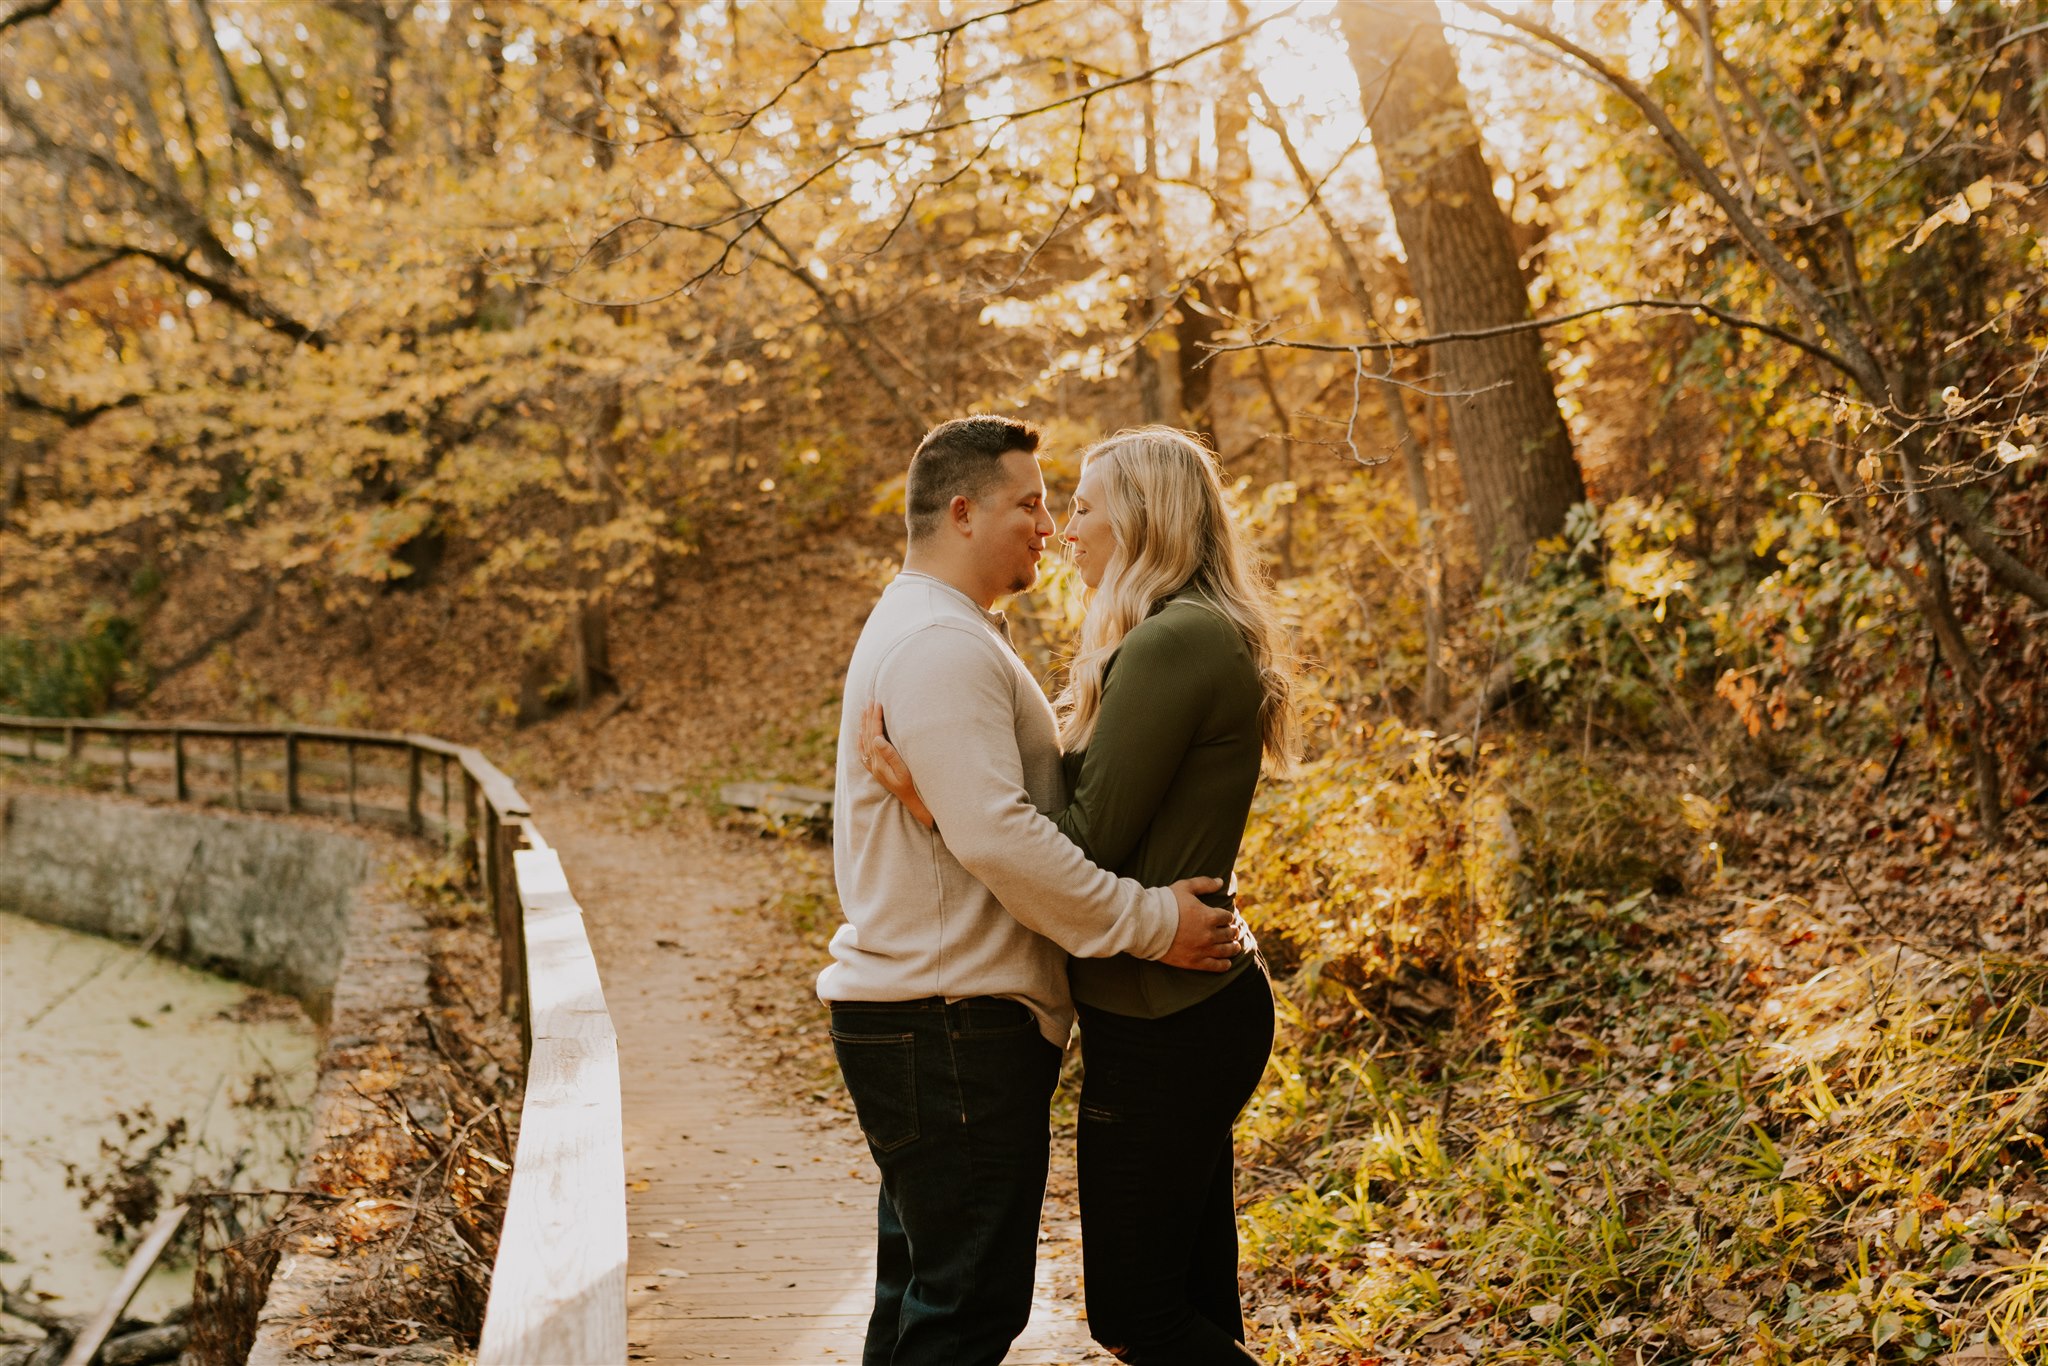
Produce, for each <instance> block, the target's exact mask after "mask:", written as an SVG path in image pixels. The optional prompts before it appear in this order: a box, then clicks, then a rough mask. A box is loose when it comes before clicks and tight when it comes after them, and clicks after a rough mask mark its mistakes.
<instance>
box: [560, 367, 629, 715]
mask: <svg viewBox="0 0 2048 1366" xmlns="http://www.w3.org/2000/svg"><path fill="white" fill-rule="evenodd" d="M624 414H625V394H624V391H623V390H622V388H621V385H620V381H619V380H618V379H616V378H614V379H612V380H611V381H610V382H609V383H608V384H606V385H605V386H604V389H603V391H602V397H601V399H600V400H599V403H598V405H597V412H596V414H595V417H596V422H595V424H594V425H595V427H596V431H595V432H594V433H593V435H592V440H591V444H590V491H591V495H592V503H591V521H592V524H593V525H595V526H600V527H601V526H604V525H605V524H606V523H608V522H610V521H611V520H612V519H613V518H614V517H616V516H618V512H619V499H618V488H619V478H618V474H617V472H616V471H617V466H618V435H617V433H618V429H619V421H620V419H621V418H622V417H623V416H624ZM616 561H617V552H616V551H615V550H611V549H607V550H604V551H601V552H599V555H598V559H597V561H596V562H595V563H594V564H592V565H589V566H587V567H586V568H585V569H584V572H583V594H582V598H581V600H580V601H578V603H577V604H576V620H575V622H574V628H575V629H574V636H573V639H571V640H570V642H569V650H570V663H571V667H572V668H573V669H574V671H575V673H574V678H575V684H576V703H577V705H578V706H587V705H589V703H590V702H591V700H592V699H594V698H595V697H596V696H597V695H598V694H599V693H601V692H609V691H613V690H616V689H617V687H618V679H617V677H616V676H615V675H614V674H613V673H612V646H611V597H612V589H611V571H612V569H613V567H614V565H615V564H616Z"/></svg>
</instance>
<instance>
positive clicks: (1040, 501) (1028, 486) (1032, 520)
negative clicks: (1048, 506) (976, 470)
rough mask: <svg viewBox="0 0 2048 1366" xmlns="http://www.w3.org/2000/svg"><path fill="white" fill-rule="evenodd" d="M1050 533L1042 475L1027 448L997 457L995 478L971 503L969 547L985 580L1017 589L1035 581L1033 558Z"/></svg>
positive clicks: (1007, 590) (1006, 589)
mask: <svg viewBox="0 0 2048 1366" xmlns="http://www.w3.org/2000/svg"><path fill="white" fill-rule="evenodd" d="M1052 533H1053V523H1052V515H1051V514H1050V513H1048V512H1047V511H1046V510H1045V478H1044V476H1043V475H1041V474H1040V473H1039V472H1038V460H1037V459H1036V457H1034V456H1033V455H1032V454H1031V453H1030V452H1029V451H1011V452H1010V453H1009V454H1007V455H1005V456H1004V457H1003V474H1002V478H1001V480H1000V481H999V482H998V483H997V484H996V486H995V487H993V488H991V489H990V490H989V491H988V493H987V494H986V495H985V496H984V497H982V498H979V499H977V500H975V504H974V551H975V556H976V558H977V559H978V560H979V562H980V564H981V566H982V568H983V569H984V570H985V571H986V577H987V580H988V582H989V583H990V584H1000V585H1001V591H1002V592H1003V593H1021V592H1023V591H1024V590H1025V589H1027V588H1029V587H1031V585H1032V584H1034V583H1037V582H1038V557H1039V555H1040V554H1042V553H1043V552H1044V550H1045V542H1046V539H1047V538H1048V537H1050V536H1051V535H1052Z"/></svg>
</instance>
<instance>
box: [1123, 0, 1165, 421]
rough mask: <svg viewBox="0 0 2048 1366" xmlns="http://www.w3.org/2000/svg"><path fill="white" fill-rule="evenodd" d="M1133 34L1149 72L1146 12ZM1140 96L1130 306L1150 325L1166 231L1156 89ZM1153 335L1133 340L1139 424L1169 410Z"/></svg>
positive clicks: (1135, 317) (1158, 300) (1136, 18)
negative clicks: (1135, 258) (1137, 242)
mask: <svg viewBox="0 0 2048 1366" xmlns="http://www.w3.org/2000/svg"><path fill="white" fill-rule="evenodd" d="M1131 30H1132V36H1133V37H1134V38H1135V39H1136V40H1137V45H1138V69H1139V70H1140V71H1145V70H1149V69H1150V68H1151V66H1152V33H1151V30H1149V29H1147V28H1146V27H1145V16H1144V14H1143V13H1142V12H1137V13H1135V14H1134V15H1133V17H1132V19H1131ZM1143 100H1144V105H1143V109H1144V158H1145V159H1144V161H1143V163H1142V164H1141V165H1140V166H1139V167H1138V201H1139V204H1140V205H1141V206H1142V207H1143V209H1144V213H1145V222H1144V224H1143V226H1142V228H1141V229H1140V231H1141V232H1142V233H1143V234H1144V239H1143V240H1144V244H1145V272H1144V273H1145V293H1144V296H1143V297H1142V298H1140V299H1139V300H1138V306H1137V307H1136V308H1134V309H1132V310H1131V313H1130V316H1131V320H1132V322H1133V323H1134V324H1135V325H1136V326H1137V327H1139V328H1149V327H1150V326H1151V324H1152V318H1153V315H1154V314H1155V313H1157V312H1158V311H1159V308H1160V305H1162V304H1164V303H1165V302H1166V244H1165V242H1164V241H1162V240H1161V239H1162V236H1163V235H1164V233H1165V231H1166V225H1165V223H1164V221H1163V219H1164V216H1165V210H1164V208H1163V207H1162V206H1161V204H1160V202H1159V183H1158V179H1157V177H1158V175H1159V91H1158V87H1157V85H1156V84H1155V83H1154V82H1152V81H1150V80H1147V81H1146V82H1145V85H1144V89H1143ZM1154 342H1155V337H1154V336H1153V335H1152V334H1150V333H1147V334H1146V335H1143V336H1140V337H1139V338H1138V344H1137V348H1136V351H1135V353H1134V354H1133V355H1132V357H1131V366H1132V369H1133V370H1134V371H1135V373H1136V376H1137V381H1138V419H1139V421H1141V422H1148V423H1150V422H1164V421H1166V415H1167V414H1168V413H1169V412H1171V411H1173V409H1172V408H1170V407H1169V406H1168V404H1167V401H1166V392H1165V390H1166V375H1165V371H1164V368H1163V367H1162V366H1161V365H1160V364H1159V353H1158V351H1157V350H1155V349H1154Z"/></svg>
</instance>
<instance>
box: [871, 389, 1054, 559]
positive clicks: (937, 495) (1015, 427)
mask: <svg viewBox="0 0 2048 1366" xmlns="http://www.w3.org/2000/svg"><path fill="white" fill-rule="evenodd" d="M1037 450H1038V428H1036V427H1034V426H1032V425H1031V424H1030V423H1028V422H1019V421H1018V420H1017V419H1016V418H1014V417H996V416H994V415H992V414H988V413H977V414H975V415H974V416H973V417H956V418H954V419H953V420H952V421H951V422H941V423H940V424H939V425H938V426H936V427H934V428H932V429H931V430H930V431H928V432H926V433H925V434H924V440H922V441H920V442H918V443H917V453H916V454H915V455H913V456H911V457H910V474H909V476H908V477H907V478H906V480H905V482H904V490H903V504H904V520H905V521H906V522H908V523H909V524H910V539H911V540H913V541H921V540H923V539H924V538H925V537H927V536H929V535H931V534H932V532H934V531H936V530H938V528H939V524H940V523H941V522H943V521H944V520H945V517H946V509H947V508H949V507H951V506H952V503H953V500H954V499H955V498H959V497H966V498H969V499H980V498H984V497H986V496H987V495H988V491H989V489H991V488H992V487H994V485H995V482H996V480H998V479H999V478H1001V477H1002V473H1003V457H1004V456H1006V455H1008V454H1009V453H1010V452H1011V451H1023V452H1024V453H1025V454H1027V455H1031V454H1035V453H1036V452H1037Z"/></svg>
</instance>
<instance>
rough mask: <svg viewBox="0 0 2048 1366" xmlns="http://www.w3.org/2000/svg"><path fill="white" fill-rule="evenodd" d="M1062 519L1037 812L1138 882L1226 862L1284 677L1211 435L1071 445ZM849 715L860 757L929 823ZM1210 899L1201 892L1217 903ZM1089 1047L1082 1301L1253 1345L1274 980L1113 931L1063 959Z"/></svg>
mask: <svg viewBox="0 0 2048 1366" xmlns="http://www.w3.org/2000/svg"><path fill="white" fill-rule="evenodd" d="M1082 461H1083V463H1082V469H1081V482H1080V486H1079V487H1078V488H1077V489H1076V490H1075V493H1074V510H1073V514H1072V516H1071V518H1070V519H1069V520H1068V522H1067V528H1066V531H1065V533H1064V539H1065V540H1066V543H1067V545H1068V547H1069V548H1070V550H1071V551H1072V554H1073V558H1074V563H1075V566H1076V568H1077V569H1078V570H1079V572H1080V576H1081V582H1082V583H1083V584H1084V585H1085V586H1086V587H1087V588H1088V590H1089V591H1090V598H1089V604H1088V613H1087V617H1086V619H1085V621H1084V623H1083V625H1082V628H1081V648H1080V652H1079V654H1078V655H1077V656H1076V658H1075V659H1074V661H1073V663H1072V664H1071V665H1070V666H1069V668H1068V672H1067V682H1066V687H1065V690H1064V691H1063V692H1062V693H1061V694H1060V696H1059V698H1058V709H1059V713H1060V738H1061V743H1062V747H1063V748H1064V749H1065V751H1066V755H1065V760H1064V763H1065V767H1066V775H1067V786H1068V791H1069V792H1070V794H1071V797H1070V800H1069V802H1068V805H1067V806H1066V808H1065V809H1064V810H1061V811H1058V812H1054V813H1049V814H1051V815H1052V818H1053V820H1054V821H1055V822H1057V824H1058V825H1059V827H1060V829H1061V831H1063V832H1064V833H1065V834H1066V835H1067V837H1068V838H1070V839H1072V840H1073V841H1074V842H1075V843H1076V844H1078V845H1080V846H1081V848H1082V849H1083V850H1085V851H1086V852H1087V853H1088V855H1089V857H1090V858H1091V859H1093V860H1094V861H1095V862H1096V863H1097V864H1099V865H1101V866H1102V867H1105V868H1109V869H1112V870H1114V871H1115V872H1117V873H1118V874H1120V875H1122V876H1125V877H1130V878H1134V879H1136V880H1137V881H1139V882H1142V883H1144V884H1145V885H1147V886H1152V887H1157V886H1164V885H1166V884H1167V883H1170V882H1173V881H1175V880H1177V879H1179V878H1184V877H1194V876H1211V877H1217V878H1221V879H1223V880H1224V881H1225V883H1226V884H1228V882H1229V879H1230V875H1231V867H1232V864H1233V863H1234V862H1235V861H1236V858H1237V849H1238V843H1239V841H1240V839H1241V838H1242V837H1243V834H1244V826H1245V819H1246V817H1247V815H1248V814H1249V813H1250V810H1251V802H1252V792H1253V789H1254V788H1255V787H1256V786H1257V784H1258V777H1259V767H1260V760H1261V756H1262V755H1264V756H1268V757H1271V758H1272V759H1273V760H1275V761H1276V762H1278V763H1285V762H1286V760H1287V757H1288V751H1289V748H1290V744H1291V739H1292V733H1291V732H1292V712H1291V705H1290V704H1291V692H1292V682H1291V679H1290V677H1289V675H1288V672H1287V670H1286V668H1285V666H1284V664H1283V661H1282V659H1281V655H1280V651H1279V635H1280V633H1279V630H1278V627H1277V625H1276V624H1275V621H1274V617H1273V613H1272V609H1271V607H1270V604H1269V599H1268V595H1267V592H1266V589H1265V586H1264V584H1263V582H1262V581H1261V579H1260V578H1259V576H1258V574H1257V573H1256V571H1255V570H1254V569H1253V568H1252V567H1251V564H1250V557H1249V555H1248V554H1247V552H1246V550H1245V548H1244V546H1243V543H1242V537H1241V534H1240V532H1239V530H1238V527H1237V525H1236V523H1235V522H1234V521H1233V520H1232V519H1231V516H1230V513H1229V510H1228V508H1227V507H1226V506H1225V504H1224V501H1223V488H1222V482H1221V480H1220V479H1219V478H1218V475H1217V470H1216V462H1215V460H1214V458H1213V457H1212V456H1211V455H1210V454H1209V452H1208V451H1207V450H1205V449H1204V448H1203V447H1202V446H1201V445H1199V444H1198V443H1197V442H1195V441H1194V440H1193V439H1192V438H1190V437H1189V436H1188V435H1187V434H1186V433H1184V432H1179V431H1175V430H1173V429H1172V428H1168V427H1143V428H1139V429H1137V430H1134V431H1126V432H1120V433H1118V434H1117V435H1116V436H1113V437H1111V438H1110V439H1108V440H1107V441H1104V442H1101V443H1100V444H1098V445H1096V446H1094V447H1092V448H1090V449H1089V450H1088V451H1087V452H1086V453H1085V454H1084V455H1083V457H1082ZM882 721H883V718H882V717H881V715H880V713H879V711H878V710H876V709H873V708H871V709H870V711H869V713H868V715H867V717H866V718H865V726H866V733H865V734H864V736H863V739H864V742H865V743H864V748H865V749H866V750H867V751H868V753H869V754H870V755H871V756H872V757H871V759H870V767H871V769H872V770H873V771H874V772H875V775H876V776H877V777H878V778H880V779H881V780H882V782H883V783H884V784H885V785H886V786H888V787H889V789H890V790H891V791H892V792H894V793H895V794H896V795H897V796H898V797H899V798H901V799H902V800H904V801H905V802H906V804H908V805H909V806H910V807H911V809H912V810H913V811H914V812H916V813H917V815H918V819H919V820H921V821H923V822H925V823H926V824H930V816H929V813H928V812H926V811H924V809H923V803H922V802H921V801H919V800H918V797H917V791H916V786H915V783H914V781H913V776H912V775H911V774H910V773H909V772H908V770H907V768H905V767H904V765H903V763H902V759H901V756H900V755H899V754H898V753H897V752H896V751H895V750H894V748H893V747H892V746H890V745H889V744H888V742H887V740H886V739H885V738H883V735H882ZM1219 904H1220V903H1219ZM1068 977H1069V981H1070V982H1071V984H1072V987H1073V992H1074V1000H1075V1004H1076V1006H1077V1007H1078V1009H1079V1013H1080V1019H1081V1040H1082V1049H1083V1056H1084V1058H1085V1061H1086V1071H1085V1076H1084V1080H1083V1083H1082V1088H1081V1111H1080V1134H1079V1164H1080V1194H1081V1231H1082V1255H1083V1263H1084V1269H1085V1273H1086V1278H1087V1295H1088V1323H1089V1330H1090V1332H1091V1333H1092V1334H1093V1336H1094V1337H1095V1339H1096V1340H1097V1341H1098V1342H1100V1343H1102V1344H1103V1346H1105V1347H1106V1348H1108V1349H1109V1350H1110V1351H1111V1352H1113V1353H1115V1354H1116V1355H1117V1356H1118V1357H1119V1358H1120V1359H1122V1360H1124V1361H1126V1362H1131V1363H1134V1364H1135V1366H1148V1363H1158V1366H1202V1364H1203V1363H1207V1362H1234V1363H1242V1362H1247V1361H1253V1360H1256V1358H1254V1357H1253V1356H1252V1355H1251V1354H1250V1353H1249V1352H1247V1351H1246V1350H1245V1347H1244V1345H1243V1344H1244V1318H1243V1314H1242V1311H1241V1309H1240V1307H1239V1304H1238V1293H1237V1219H1236V1205H1235V1199H1234V1192H1233V1186H1234V1170H1233V1163H1232V1153H1231V1126H1232V1124H1233V1123H1234V1122H1235V1121H1236V1119H1237V1116H1238V1113H1239V1112H1240V1111H1241V1110H1242V1109H1243V1108H1244V1104H1245V1102H1246V1101H1247V1100H1249V1099H1250V1097H1251V1094H1252V1091H1253V1089H1254V1088H1255V1087H1256V1086H1257V1085H1258V1081H1259V1077H1260V1075H1261V1074H1262V1073H1263V1072H1264V1070H1265V1065H1266V1057H1267V1054H1268V1053H1269V1052H1270V1051H1271V1049H1272V1043H1273V998H1272V992H1271V988H1270V986H1269V985H1268V983H1267V980H1266V974H1265V965H1264V963H1263V961H1261V960H1260V958H1259V956H1258V954H1257V953H1256V951H1252V952H1247V953H1245V954H1244V955H1243V956H1242V957H1241V958H1240V959H1239V960H1238V961H1237V962H1236V963H1235V964H1234V965H1233V966H1232V967H1231V968H1230V969H1229V970H1227V971H1226V972H1223V973H1221V974H1212V973H1201V972H1193V971H1189V970H1185V969H1180V968H1171V967H1167V966H1166V965H1164V964H1161V963H1155V962H1149V961H1145V960H1141V959H1138V958H1133V957H1130V956H1128V955H1126V956H1122V957H1118V958H1106V959H1082V958H1076V959H1072V960H1070V961H1069V964H1068Z"/></svg>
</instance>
